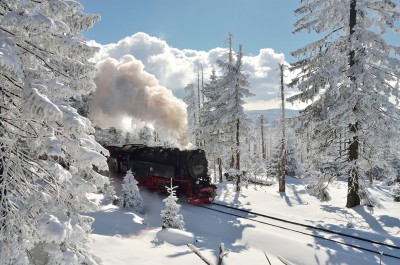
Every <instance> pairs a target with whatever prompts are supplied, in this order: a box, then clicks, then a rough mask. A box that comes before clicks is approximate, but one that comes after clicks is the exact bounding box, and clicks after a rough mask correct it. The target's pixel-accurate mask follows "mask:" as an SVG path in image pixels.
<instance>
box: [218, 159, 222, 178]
mask: <svg viewBox="0 0 400 265" xmlns="http://www.w3.org/2000/svg"><path fill="white" fill-rule="evenodd" d="M217 163H218V175H219V183H222V181H223V180H222V160H221V158H217Z"/></svg>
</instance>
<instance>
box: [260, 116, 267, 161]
mask: <svg viewBox="0 0 400 265" xmlns="http://www.w3.org/2000/svg"><path fill="white" fill-rule="evenodd" d="M261 153H262V158H263V159H265V158H267V155H266V152H265V143H264V115H261Z"/></svg>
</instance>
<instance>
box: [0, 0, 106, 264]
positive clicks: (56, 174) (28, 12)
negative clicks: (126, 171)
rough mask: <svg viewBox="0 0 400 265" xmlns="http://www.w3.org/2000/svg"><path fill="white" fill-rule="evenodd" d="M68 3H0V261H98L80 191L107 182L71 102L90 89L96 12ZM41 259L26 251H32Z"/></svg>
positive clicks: (88, 129) (87, 205) (89, 205)
mask: <svg viewBox="0 0 400 265" xmlns="http://www.w3.org/2000/svg"><path fill="white" fill-rule="evenodd" d="M82 9H83V8H82V6H81V5H80V4H79V3H78V2H76V1H57V0H49V1H0V94H1V96H0V113H1V115H0V149H1V153H0V213H1V215H0V263H1V264H6V265H9V264H42V262H43V261H44V259H46V260H47V261H48V263H49V264H55V265H57V264H97V259H96V258H95V257H94V256H93V255H92V254H91V253H90V251H89V249H88V246H87V243H88V234H89V233H90V231H91V224H92V222H93V218H91V217H88V216H85V215H84V213H85V212H90V211H93V210H96V205H95V204H94V203H93V202H91V201H90V200H89V199H88V198H87V197H86V194H87V193H89V192H96V190H97V188H102V187H103V186H104V184H107V183H108V179H107V178H105V177H103V176H101V175H100V174H98V173H97V172H95V171H94V168H97V169H98V170H106V169H107V163H106V158H105V156H103V155H101V154H100V152H102V153H103V154H107V153H108V152H107V150H105V149H104V148H102V147H101V146H100V145H99V144H98V143H96V142H95V140H94V137H93V136H92V134H93V133H94V129H93V127H92V126H91V124H90V121H89V120H88V119H86V118H84V117H82V116H80V115H79V114H78V113H77V111H76V109H74V108H73V107H71V105H70V99H71V98H75V97H78V96H80V95H81V94H88V93H89V92H90V91H92V90H93V89H94V86H95V84H94V82H93V79H92V78H93V77H94V73H95V67H94V65H93V64H92V63H90V62H89V59H90V58H92V57H93V55H94V54H95V52H96V49H94V48H92V47H90V46H88V45H87V43H86V41H85V40H84V39H83V37H82V35H81V32H82V31H85V30H87V29H88V28H90V27H91V26H92V25H93V23H94V22H95V21H96V20H97V19H98V16H95V15H87V14H84V13H83V12H82ZM33 248H35V250H36V251H38V252H39V253H42V255H41V256H33V255H31V250H32V249H33Z"/></svg>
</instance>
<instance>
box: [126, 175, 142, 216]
mask: <svg viewBox="0 0 400 265" xmlns="http://www.w3.org/2000/svg"><path fill="white" fill-rule="evenodd" d="M137 184H138V182H137V180H136V179H135V177H134V176H133V174H132V171H130V170H128V171H127V172H126V175H125V177H124V183H123V184H122V192H123V195H122V196H123V197H122V199H121V204H122V207H125V208H133V209H135V211H137V212H138V213H143V199H142V195H140V191H139V187H138V185H137Z"/></svg>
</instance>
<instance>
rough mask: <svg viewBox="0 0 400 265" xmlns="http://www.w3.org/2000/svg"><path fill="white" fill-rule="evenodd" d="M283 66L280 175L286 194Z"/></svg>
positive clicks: (282, 189) (282, 82)
mask: <svg viewBox="0 0 400 265" xmlns="http://www.w3.org/2000/svg"><path fill="white" fill-rule="evenodd" d="M283 68H284V66H283V64H280V65H279V69H280V77H281V100H282V114H281V115H282V116H281V123H282V124H281V126H282V131H281V134H282V139H281V156H280V164H281V167H280V168H281V170H280V172H279V173H280V174H279V192H285V186H286V179H285V178H286V170H285V169H286V150H285V140H286V135H285V94H284V81H283Z"/></svg>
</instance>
